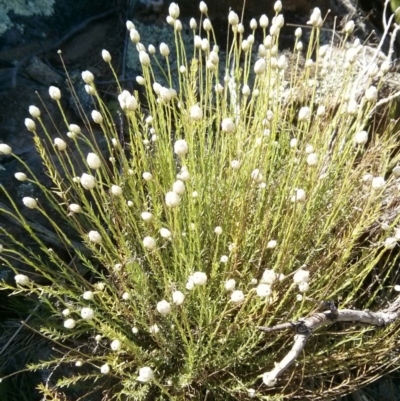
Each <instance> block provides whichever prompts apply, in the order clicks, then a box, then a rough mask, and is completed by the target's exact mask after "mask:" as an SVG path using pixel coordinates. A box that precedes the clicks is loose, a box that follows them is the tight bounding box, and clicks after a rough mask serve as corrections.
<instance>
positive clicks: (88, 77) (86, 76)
mask: <svg viewBox="0 0 400 401" xmlns="http://www.w3.org/2000/svg"><path fill="white" fill-rule="evenodd" d="M82 79H83V81H84V82H85V83H86V84H88V85H90V84H91V83H93V82H94V75H93V74H92V73H91V72H90V71H87V70H86V71H83V72H82Z"/></svg>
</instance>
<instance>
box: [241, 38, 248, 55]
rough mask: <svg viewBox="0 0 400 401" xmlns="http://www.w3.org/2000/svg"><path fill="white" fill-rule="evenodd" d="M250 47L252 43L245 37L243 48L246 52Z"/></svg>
mask: <svg viewBox="0 0 400 401" xmlns="http://www.w3.org/2000/svg"><path fill="white" fill-rule="evenodd" d="M249 49H250V43H249V42H248V40H247V39H244V40H243V41H242V50H243V51H244V52H247V51H248V50H249Z"/></svg>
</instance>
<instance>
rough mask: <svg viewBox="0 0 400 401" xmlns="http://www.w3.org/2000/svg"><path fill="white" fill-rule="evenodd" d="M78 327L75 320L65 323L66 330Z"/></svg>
mask: <svg viewBox="0 0 400 401" xmlns="http://www.w3.org/2000/svg"><path fill="white" fill-rule="evenodd" d="M75 326H76V321H75V320H74V319H67V320H65V321H64V327H65V328H66V329H73V328H74V327H75Z"/></svg>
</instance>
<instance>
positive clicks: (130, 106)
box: [118, 90, 138, 111]
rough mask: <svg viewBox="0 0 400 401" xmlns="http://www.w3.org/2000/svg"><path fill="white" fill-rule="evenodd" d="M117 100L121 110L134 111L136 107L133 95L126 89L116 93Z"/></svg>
mask: <svg viewBox="0 0 400 401" xmlns="http://www.w3.org/2000/svg"><path fill="white" fill-rule="evenodd" d="M118 101H119V105H120V107H121V109H122V110H131V111H134V110H136V109H137V107H138V102H137V100H136V98H135V96H133V95H131V94H130V93H129V92H128V91H127V90H124V91H122V93H120V94H119V95H118Z"/></svg>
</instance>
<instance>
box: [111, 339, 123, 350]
mask: <svg viewBox="0 0 400 401" xmlns="http://www.w3.org/2000/svg"><path fill="white" fill-rule="evenodd" d="M110 348H111V349H112V350H113V351H119V350H120V349H121V341H119V340H113V341H111V344H110Z"/></svg>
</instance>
